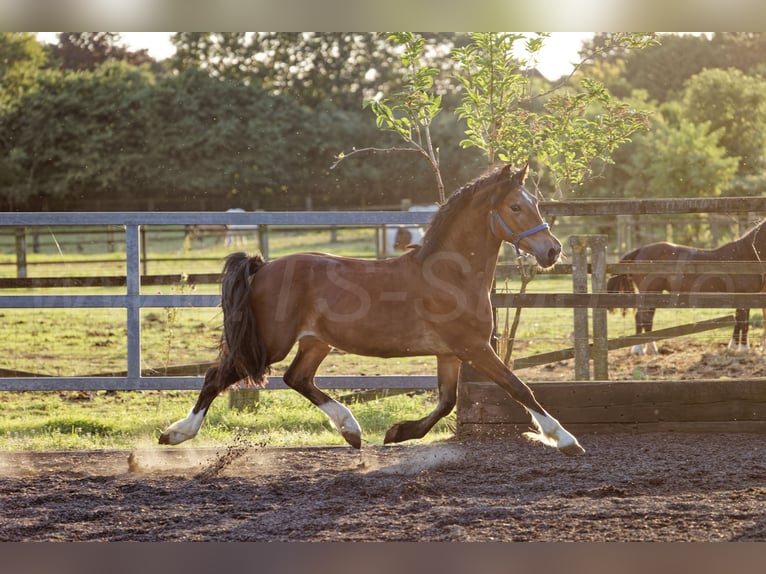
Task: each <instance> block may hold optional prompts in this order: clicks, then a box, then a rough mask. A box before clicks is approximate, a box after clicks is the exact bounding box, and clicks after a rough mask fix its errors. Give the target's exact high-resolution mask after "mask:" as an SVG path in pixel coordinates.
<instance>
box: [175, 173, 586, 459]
mask: <svg viewBox="0 0 766 574" xmlns="http://www.w3.org/2000/svg"><path fill="white" fill-rule="evenodd" d="M527 171H528V166H526V165H525V166H524V167H523V168H522V169H520V170H513V169H511V168H510V166H506V167H504V168H502V169H497V170H495V171H493V172H492V173H490V174H488V175H486V176H484V177H481V178H479V179H477V180H475V181H474V182H472V183H470V184H468V185H466V186H465V187H463V188H462V189H460V190H459V191H457V192H456V193H454V194H453V195H452V196H451V197H450V199H449V201H447V202H446V203H445V204H444V205H442V206H441V208H440V209H439V211H438V212H437V214H436V216H435V218H434V220H433V221H432V223H431V226H430V227H429V229H428V231H427V232H426V235H425V236H424V238H423V244H422V245H420V246H417V247H415V248H413V249H412V250H410V251H409V252H407V253H405V254H404V255H401V256H400V257H396V258H393V259H386V260H379V261H368V260H360V259H353V258H345V257H335V256H332V255H327V254H321V253H299V254H294V255H288V256H285V257H281V258H279V259H276V260H274V261H272V262H268V263H267V262H265V261H264V260H263V259H262V258H261V257H260V256H254V257H250V256H248V255H246V254H244V253H234V254H232V255H230V256H229V257H228V258H227V259H226V264H225V267H224V273H223V280H222V287H221V306H222V308H223V317H224V318H223V323H224V332H223V336H222V341H221V351H220V357H219V363H218V365H217V366H214V367H211V368H210V369H209V370H208V371H207V373H206V374H205V382H204V384H203V387H202V390H201V392H200V395H199V398H198V400H197V403H196V404H195V405H194V407H193V408H192V410H191V412H190V413H189V415H188V416H187V417H186V418H184V419H182V420H180V421H177V422H175V423H173V424H172V425H171V426H170V427H169V428H168V429H167V430H166V431H165V432H164V433H163V434H162V436H161V437H160V443H162V444H178V443H180V442H183V441H185V440H187V439H190V438H192V437H194V436H195V435H196V434H197V432H198V431H199V428H200V426H201V424H202V421H203V419H204V417H205V414H206V412H207V410H208V408H209V406H210V404H211V402H212V401H213V399H215V397H216V396H217V395H218V394H219V393H221V392H222V391H223V390H224V389H226V388H227V387H229V386H230V385H232V384H234V383H236V382H238V381H240V380H243V379H249V380H250V381H251V382H252V383H255V384H260V383H262V382H263V381H264V378H265V375H266V374H267V373H268V372H269V366H270V365H272V364H274V363H277V362H279V361H281V360H282V359H284V357H285V356H287V354H288V352H289V351H290V350H291V348H292V347H293V345H294V344H295V342H296V341H297V343H298V352H297V355H296V357H295V359H294V360H293V362H292V364H291V365H290V366H289V367H288V369H287V371H286V372H285V374H284V377H283V378H284V381H285V383H286V384H287V385H288V386H289V387H291V388H293V389H295V390H296V391H298V392H299V393H301V394H302V395H303V396H305V397H306V398H307V399H308V400H309V401H311V402H312V403H313V404H315V405H317V406H318V407H319V408H320V409H321V410H322V411H324V413H325V414H326V415H327V416H328V418H329V419H330V422H331V424H332V425H333V427H334V428H336V429H337V430H338V431H339V432H340V433H341V435H342V436H343V437H344V438H345V439H346V441H347V442H348V443H349V444H351V445H352V446H354V447H356V448H360V447H361V428H360V427H359V423H358V422H357V421H356V419H355V418H354V416H353V415H352V414H351V411H349V410H348V408H346V407H345V406H343V405H341V404H340V403H338V402H336V401H334V400H333V399H331V398H330V397H329V396H328V395H326V394H325V393H324V392H322V391H321V390H319V389H318V388H317V387H316V386H315V384H314V374H315V373H316V371H317V368H318V367H319V364H320V363H321V362H322V360H323V359H324V358H325V357H326V356H327V354H328V353H329V352H330V349H331V348H332V347H336V348H338V349H341V350H344V351H346V352H349V353H354V354H358V355H369V356H375V357H404V356H420V355H435V356H436V358H437V378H438V388H439V398H438V403H437V405H436V408H435V409H434V410H433V411H432V412H431V413H430V414H428V415H427V416H425V417H424V418H422V419H419V420H413V421H404V422H399V423H397V424H395V425H393V426H392V427H391V428H390V429H389V430H388V432H387V433H386V436H385V441H384V442H385V443H395V442H400V441H404V440H408V439H412V438H420V437H422V436H424V435H425V434H426V433H427V432H428V431H429V430H430V429H431V428H432V427H433V425H434V424H436V422H437V421H438V420H439V419H441V418H442V417H444V416H446V415H447V414H449V413H450V412H451V410H452V409H453V407H454V406H455V402H456V397H457V383H458V377H459V373H460V367H461V365H462V364H463V363H469V364H470V365H471V366H472V367H474V368H475V369H477V370H478V371H479V372H481V373H482V374H484V375H485V376H487V377H489V379H491V380H493V381H495V382H496V383H497V384H498V385H500V386H501V387H502V388H503V389H505V390H506V391H507V392H508V393H509V394H510V395H511V396H512V397H513V398H514V399H515V400H517V401H518V402H519V403H520V404H521V405H523V406H524V408H526V410H527V411H528V412H529V413H530V415H531V417H532V421H533V423H534V425H535V427H536V429H537V432H536V433H535V434H533V435H531V438H534V439H537V440H540V441H542V442H544V443H546V444H549V445H552V446H555V447H557V448H558V449H559V450H561V451H562V452H564V453H566V454H580V453H582V452H584V450H583V448H582V447H581V446H580V445H579V443H578V442H577V439H575V437H574V436H572V435H571V434H570V433H569V432H567V431H566V430H565V429H564V428H563V427H562V426H561V425H560V424H559V422H558V421H557V420H556V419H555V418H553V417H552V416H551V415H549V414H548V413H547V412H546V411H545V409H543V407H542V406H541V405H540V403H538V402H537V400H536V399H535V397H534V395H533V393H532V391H531V390H530V389H529V387H528V386H527V385H525V384H524V383H523V382H522V381H521V380H520V379H519V378H518V377H517V376H516V375H515V374H513V373H512V372H511V371H510V370H509V369H508V367H506V366H505V364H503V362H502V360H501V359H500V358H498V356H497V355H496V354H495V352H494V351H493V349H492V347H491V346H490V338H491V335H492V326H493V318H492V305H491V302H490V290H491V288H492V283H493V279H494V276H495V266H496V263H497V257H498V251H499V249H500V245H501V244H502V242H503V241H508V242H510V243H512V244H513V245H514V246H515V247H516V249H517V250H523V251H525V252H527V253H530V254H532V255H534V257H535V258H536V260H537V262H538V264H539V265H541V266H542V267H550V266H551V265H553V264H554V263H555V262H556V261H557V260H558V258H559V255H560V253H561V243H560V242H559V241H558V239H556V237H554V236H553V234H552V233H551V232H550V229H549V228H548V225H547V224H546V223H544V222H543V220H542V217H541V216H540V212H539V209H538V205H537V200H536V198H535V197H534V195H532V194H530V193H529V192H528V191H527V190H526V189H525V188H524V180H525V179H526V176H527Z"/></svg>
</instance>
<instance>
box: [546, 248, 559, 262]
mask: <svg viewBox="0 0 766 574" xmlns="http://www.w3.org/2000/svg"><path fill="white" fill-rule="evenodd" d="M559 253H561V250H560V249H556V248H555V247H551V248H550V250H548V261H556V260H557V259H558V258H559Z"/></svg>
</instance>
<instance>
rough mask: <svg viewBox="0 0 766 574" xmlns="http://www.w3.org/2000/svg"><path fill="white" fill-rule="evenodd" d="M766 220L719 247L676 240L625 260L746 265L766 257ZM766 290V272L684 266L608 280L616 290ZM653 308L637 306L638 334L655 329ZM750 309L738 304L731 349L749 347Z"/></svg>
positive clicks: (635, 350) (650, 348) (653, 348)
mask: <svg viewBox="0 0 766 574" xmlns="http://www.w3.org/2000/svg"><path fill="white" fill-rule="evenodd" d="M764 223H765V222H761V223H759V224H758V225H756V226H755V227H753V228H751V229H749V230H748V231H747V232H745V233H744V234H743V235H742V236H741V237H740V238H739V239H736V240H734V241H731V242H729V243H726V244H724V245H722V246H720V247H718V248H716V249H697V248H695V247H687V246H685V245H676V244H674V243H666V242H664V241H663V242H659V243H651V244H649V245H644V246H643V247H639V248H638V249H634V250H633V251H631V252H629V253H626V254H625V255H624V256H623V257H622V259H620V263H630V262H638V261H646V262H651V261H678V262H685V261H699V262H737V261H740V262H742V264H743V265H747V263H752V262H756V261H757V262H760V261H764V260H765V259H766V226H765V225H764ZM763 289H764V277H763V275H762V274H760V273H753V274H725V273H684V272H683V268H682V267H681V266H679V270H678V271H677V272H675V273H645V274H638V273H629V274H622V275H614V276H612V277H610V278H609V280H608V281H607V291H608V292H610V293H633V292H635V291H638V292H639V293H662V292H663V291H667V292H668V293H758V292H760V291H762V290H763ZM654 312H655V309H653V308H643V309H636V314H635V320H636V335H640V334H642V333H650V332H651V330H652V325H653V322H654ZM749 321H750V309H737V310H736V311H735V315H734V332H733V334H732V339H731V341H730V343H729V348H732V349H744V348H747V334H748V329H749ZM765 336H766V335H765ZM647 351H648V352H651V353H656V352H657V345H656V343H654V341H652V342H651V343H649V344H647V349H644V347H643V346H642V345H635V346H634V347H633V349H632V352H633V353H634V354H638V355H641V354H644V352H647Z"/></svg>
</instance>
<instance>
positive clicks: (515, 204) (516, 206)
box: [511, 203, 521, 213]
mask: <svg viewBox="0 0 766 574" xmlns="http://www.w3.org/2000/svg"><path fill="white" fill-rule="evenodd" d="M511 211H513V212H514V213H518V212H519V211H521V206H520V205H519V204H517V203H514V204H513V205H512V206H511Z"/></svg>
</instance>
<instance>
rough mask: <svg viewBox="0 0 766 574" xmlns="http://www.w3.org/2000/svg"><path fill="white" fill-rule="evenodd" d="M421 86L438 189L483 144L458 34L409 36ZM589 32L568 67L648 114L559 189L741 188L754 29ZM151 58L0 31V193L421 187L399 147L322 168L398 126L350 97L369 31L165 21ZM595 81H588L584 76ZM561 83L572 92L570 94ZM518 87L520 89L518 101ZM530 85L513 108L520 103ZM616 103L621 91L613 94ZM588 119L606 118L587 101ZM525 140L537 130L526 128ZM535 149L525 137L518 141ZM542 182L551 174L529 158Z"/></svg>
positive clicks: (692, 191)
mask: <svg viewBox="0 0 766 574" xmlns="http://www.w3.org/2000/svg"><path fill="white" fill-rule="evenodd" d="M423 38H424V40H425V47H424V49H423V51H422V58H423V59H424V62H423V65H424V66H427V67H428V69H429V70H432V71H433V72H432V74H431V77H432V81H433V83H432V85H431V84H429V89H430V90H431V91H432V92H433V93H434V94H438V98H439V102H440V105H441V108H442V109H443V110H444V111H445V112H450V113H439V114H438V115H436V116H435V117H434V118H433V122H432V123H431V125H430V130H431V136H432V139H433V141H434V144H435V147H436V148H437V149H438V153H439V165H440V169H441V172H442V178H443V180H444V186H445V188H446V190H447V192H450V191H452V190H454V189H456V188H457V187H459V186H460V185H461V184H463V183H465V182H466V181H468V180H470V179H472V178H473V177H475V176H477V175H479V174H480V173H481V171H482V170H483V169H485V168H486V165H487V159H486V156H485V155H483V154H482V152H481V150H479V149H477V148H476V147H475V146H474V147H461V145H460V143H461V141H464V140H465V137H466V136H465V133H466V119H465V117H461V116H460V115H459V114H455V113H452V112H454V111H455V110H458V109H459V108H460V107H461V106H465V102H464V101H463V100H462V99H461V98H462V95H463V94H464V93H465V90H466V87H465V85H462V86H461V85H460V83H459V82H458V81H456V80H455V79H454V78H455V68H456V66H457V64H456V62H455V61H454V59H452V58H450V53H452V52H453V51H455V50H456V49H457V50H461V49H464V48H465V47H466V45H467V44H468V43H469V37H468V36H467V35H463V34H456V33H444V34H426V35H424V36H423ZM609 41H610V36H609V35H607V34H598V35H596V36H595V37H594V38H593V41H592V42H591V43H588V44H586V45H584V46H583V50H582V54H583V57H587V58H588V59H587V60H586V61H585V62H584V63H583V65H582V66H580V67H579V68H578V70H577V71H576V72H575V73H574V74H573V75H572V76H570V77H565V78H560V79H556V80H553V81H549V80H546V79H545V78H543V77H541V76H539V75H535V76H534V77H533V78H531V81H533V82H534V83H535V86H536V89H538V90H540V91H541V92H543V93H544V92H545V90H546V87H547V86H550V87H551V88H554V87H557V86H561V85H563V86H564V90H565V91H566V90H567V89H568V88H569V86H571V87H572V93H576V92H575V90H576V86H577V85H578V82H580V81H581V80H582V79H583V77H585V76H588V77H589V78H594V79H595V80H597V81H598V82H599V84H598V85H599V86H603V88H604V89H605V90H607V91H608V92H609V93H610V94H611V95H613V96H614V97H615V98H617V99H619V101H620V102H621V103H622V104H623V105H624V106H627V107H628V108H629V107H633V108H635V109H643V110H650V111H651V112H652V113H651V115H650V120H649V126H648V129H645V130H641V131H639V132H636V133H634V134H633V135H631V137H630V139H629V141H625V142H624V143H621V145H619V147H617V149H616V151H615V152H614V155H613V156H612V159H613V163H612V162H608V161H604V162H603V163H602V164H599V163H598V162H595V165H594V166H593V174H592V177H589V178H586V179H584V180H583V181H582V182H580V183H578V184H577V185H575V186H572V187H571V188H568V189H566V192H567V194H569V193H570V192H571V191H574V192H575V193H574V194H573V197H646V196H668V197H683V196H705V195H720V194H726V195H751V194H759V193H761V189H762V183H763V182H762V179H763V175H762V173H763V166H764V162H766V158H765V155H766V140H765V139H764V138H766V90H765V89H764V87H765V86H764V85H763V84H764V72H766V69H765V68H764V64H763V63H762V62H764V61H766V59H764V55H766V38H764V36H763V35H762V34H757V33H742V34H736V33H716V34H714V35H712V36H710V37H707V36H687V35H679V36H675V35H663V36H661V37H660V43H659V45H656V46H650V47H646V48H644V49H641V50H629V49H627V48H626V47H625V46H624V45H613V44H610V43H609ZM173 44H174V45H175V47H176V53H175V55H174V56H172V57H171V58H169V59H167V60H165V61H162V62H156V61H154V60H153V59H152V58H151V57H149V56H148V54H147V53H146V52H145V51H139V52H134V51H131V50H129V49H127V48H125V47H124V46H122V45H121V41H120V38H119V36H118V35H116V34H110V33H62V34H60V36H59V41H58V43H56V44H52V45H43V44H41V43H39V42H38V41H37V39H36V38H35V37H34V35H32V34H24V33H1V34H0V200H1V201H0V205H2V208H3V209H7V210H13V209H30V210H36V209H51V210H60V209H84V210H88V209H112V208H113V209H147V208H149V209H151V208H153V209H173V210H175V209H178V210H185V209H191V210H193V209H203V208H204V209H226V208H229V207H242V208H245V209H257V208H261V209H305V208H307V207H309V206H310V207H313V208H315V209H321V208H359V207H362V206H370V205H384V204H390V205H393V204H397V203H398V202H399V201H400V200H402V199H404V198H409V199H411V200H412V201H414V202H416V203H431V202H434V201H435V200H436V199H437V195H436V192H435V189H434V183H433V180H432V174H431V170H430V169H429V167H428V166H427V165H426V164H425V163H423V162H422V160H421V159H420V158H418V157H417V156H416V155H415V154H397V153H395V152H378V153H374V154H367V155H366V156H365V157H364V158H363V159H353V160H351V159H348V160H345V161H343V162H341V163H340V164H339V165H338V167H336V168H335V169H331V166H332V165H333V163H334V162H335V160H336V157H337V154H338V153H339V152H341V151H345V152H349V151H352V150H353V148H354V147H356V148H376V149H385V148H391V147H396V146H397V145H398V144H399V143H400V139H399V138H398V136H397V134H396V133H392V132H387V131H382V130H379V129H378V127H377V126H376V117H375V115H374V114H373V113H371V111H370V109H365V108H364V107H363V102H364V101H365V100H366V99H369V98H376V97H377V98H378V101H381V100H380V97H381V95H386V94H391V93H395V91H396V90H397V86H398V85H399V83H400V82H401V78H402V75H403V73H404V72H405V69H404V68H405V66H404V65H403V63H402V59H401V50H400V47H399V46H397V45H396V44H395V43H392V42H389V41H387V39H386V37H384V36H381V35H374V34H351V33H322V34H312V33H262V34H241V33H186V32H184V33H178V34H175V35H174V36H173ZM594 93H596V97H599V94H598V93H597V92H594ZM575 100H576V97H573V98H572V99H571V101H575ZM525 105H526V104H525ZM534 105H537V106H539V105H541V104H540V102H536V103H535V102H530V104H529V105H528V106H527V108H524V107H523V106H522V107H521V108H520V110H521V111H522V112H525V113H526V112H529V113H531V112H533V111H534V110H533V106H534ZM626 109H627V108H626ZM582 114H583V116H587V117H589V118H590V121H591V124H593V125H597V123H598V121H601V122H604V121H608V118H606V119H605V117H606V116H601V115H599V114H600V112H599V111H597V110H593V109H590V108H588V109H584V110H583V111H582ZM529 141H530V142H531V143H530V147H532V148H534V147H535V145H534V142H535V140H534V139H533V138H532V139H530V140H529ZM528 153H529V157H530V158H531V159H532V161H533V166H535V161H536V149H529V152H528ZM537 167H538V170H537V171H538V173H539V176H540V179H539V182H540V183H541V184H543V185H544V184H552V185H555V182H553V181H546V178H550V177H552V176H551V175H550V174H549V173H547V172H546V170H544V169H543V168H542V166H541V165H538V166H537Z"/></svg>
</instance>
